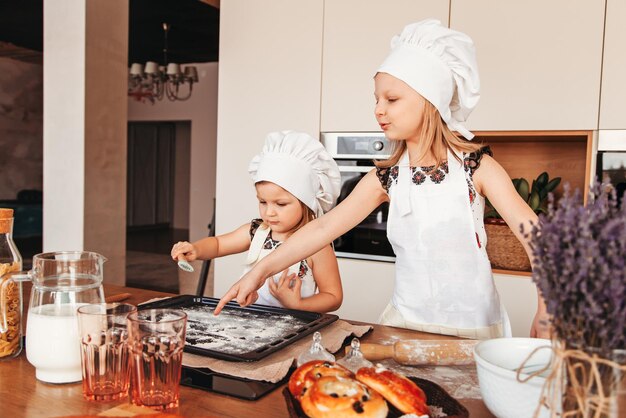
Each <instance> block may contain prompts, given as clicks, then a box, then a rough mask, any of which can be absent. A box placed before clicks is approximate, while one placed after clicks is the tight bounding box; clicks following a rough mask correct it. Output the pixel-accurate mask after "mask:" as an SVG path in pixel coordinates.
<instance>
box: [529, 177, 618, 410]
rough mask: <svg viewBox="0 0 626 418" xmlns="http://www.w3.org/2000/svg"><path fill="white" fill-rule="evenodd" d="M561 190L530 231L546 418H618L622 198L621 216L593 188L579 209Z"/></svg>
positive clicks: (574, 197)
mask: <svg viewBox="0 0 626 418" xmlns="http://www.w3.org/2000/svg"><path fill="white" fill-rule="evenodd" d="M564 189H565V194H564V196H563V197H562V198H561V199H560V200H559V202H558V203H555V202H554V198H553V196H550V203H549V205H548V212H547V214H545V215H540V217H539V223H538V224H537V225H535V226H534V227H533V228H532V230H531V231H530V241H531V243H530V246H531V249H532V255H533V264H534V266H533V280H534V281H535V283H536V284H537V287H538V288H539V290H540V292H541V294H542V296H543V298H544V300H545V302H546V307H547V310H548V313H549V314H550V315H551V316H552V329H553V339H554V342H553V350H554V354H555V359H554V360H553V364H552V367H551V371H550V374H549V376H548V377H547V378H546V384H545V385H544V389H543V399H546V402H547V405H548V406H549V409H550V410H551V416H556V413H557V411H559V410H561V411H562V412H563V414H562V416H568V417H594V418H604V417H608V416H611V417H613V416H623V415H621V413H620V412H618V410H620V409H621V408H622V407H623V406H622V407H620V406H619V405H621V404H622V402H623V401H624V400H623V399H622V397H623V396H624V395H623V394H621V395H620V393H621V392H620V390H618V389H617V388H619V387H620V385H621V383H620V382H621V380H622V377H621V376H624V375H626V364H625V362H624V360H625V357H626V356H625V355H624V354H625V353H626V350H624V348H626V198H625V199H623V200H622V204H621V209H620V207H619V206H618V204H617V200H616V196H615V192H614V191H611V189H608V188H607V187H604V186H600V185H595V186H593V187H592V188H591V190H590V193H589V195H588V199H587V200H588V201H587V204H586V205H583V202H582V197H581V193H580V192H579V191H578V190H577V191H576V192H575V193H573V194H572V193H570V189H569V187H568V186H567V185H566V186H565V188H564ZM617 357H619V359H618V358H617ZM620 399H622V400H620ZM622 412H623V411H622Z"/></svg>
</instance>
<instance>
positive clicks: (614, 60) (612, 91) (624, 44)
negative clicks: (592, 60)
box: [600, 0, 626, 129]
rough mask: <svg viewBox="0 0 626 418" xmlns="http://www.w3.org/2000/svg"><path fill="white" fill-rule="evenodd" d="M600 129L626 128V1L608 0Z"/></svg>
mask: <svg viewBox="0 0 626 418" xmlns="http://www.w3.org/2000/svg"><path fill="white" fill-rule="evenodd" d="M604 31H605V32H604V62H603V65H602V94H601V95H600V100H601V101H600V129H626V107H625V106H624V98H625V97H626V77H625V75H626V71H625V69H626V2H625V1H624V0H607V6H606V23H605V28H604Z"/></svg>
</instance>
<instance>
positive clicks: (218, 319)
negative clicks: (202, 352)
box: [182, 305, 307, 354]
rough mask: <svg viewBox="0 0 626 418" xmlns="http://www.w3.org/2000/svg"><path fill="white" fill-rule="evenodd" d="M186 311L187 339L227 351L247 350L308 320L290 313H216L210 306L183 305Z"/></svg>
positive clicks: (294, 328)
mask: <svg viewBox="0 0 626 418" xmlns="http://www.w3.org/2000/svg"><path fill="white" fill-rule="evenodd" d="M182 309H183V310H184V311H185V312H186V313H187V337H186V343H187V344H188V345H191V346H193V347H197V348H203V349H207V350H213V351H219V352H221V353H228V354H244V353H248V352H251V351H254V350H256V349H258V348H261V347H264V346H266V345H269V344H271V343H274V342H276V341H281V340H282V339H283V338H284V337H286V336H288V335H290V334H292V333H294V332H295V331H297V330H298V329H300V328H301V327H302V326H304V325H306V324H307V321H305V320H303V319H299V318H296V317H294V316H291V315H288V314H277V313H272V314H267V313H260V312H253V311H244V310H239V309H232V310H229V309H224V310H223V311H222V313H220V314H219V315H218V316H214V315H213V307H211V306H207V305H204V306H191V307H186V308H182Z"/></svg>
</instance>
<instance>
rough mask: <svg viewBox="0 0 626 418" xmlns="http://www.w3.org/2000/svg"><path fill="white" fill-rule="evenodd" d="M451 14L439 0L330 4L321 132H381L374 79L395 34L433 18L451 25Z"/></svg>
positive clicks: (339, 0) (337, 1) (368, 0)
mask: <svg viewBox="0 0 626 418" xmlns="http://www.w3.org/2000/svg"><path fill="white" fill-rule="evenodd" d="M448 13H449V7H448V2H447V1H440V0H421V1H415V0H393V1H385V2H382V1H379V0H332V1H326V2H325V5H324V52H323V62H322V113H321V131H323V132H324V131H380V127H379V126H378V124H377V123H376V119H375V118H374V81H373V77H374V73H375V71H376V69H377V68H378V66H379V65H380V64H381V63H382V61H383V60H384V59H385V57H386V56H387V53H388V52H389V44H390V41H391V38H392V36H393V35H395V34H398V33H400V31H401V30H402V28H403V27H404V26H405V25H407V24H409V23H413V22H417V21H419V20H422V19H426V18H429V17H432V18H436V19H439V20H441V22H442V23H443V24H444V25H447V24H448Z"/></svg>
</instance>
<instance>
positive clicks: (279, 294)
mask: <svg viewBox="0 0 626 418" xmlns="http://www.w3.org/2000/svg"><path fill="white" fill-rule="evenodd" d="M267 280H268V285H269V290H270V293H271V294H272V296H274V297H275V298H276V299H278V301H279V302H280V303H281V304H282V305H283V306H284V307H285V308H287V309H298V307H299V306H300V301H301V300H302V297H301V296H300V288H301V287H302V280H300V278H299V277H298V276H297V275H296V274H295V273H291V274H289V271H288V270H285V271H283V274H281V276H280V279H279V280H278V283H276V282H275V281H274V279H273V278H272V277H270V278H269V279H267Z"/></svg>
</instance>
